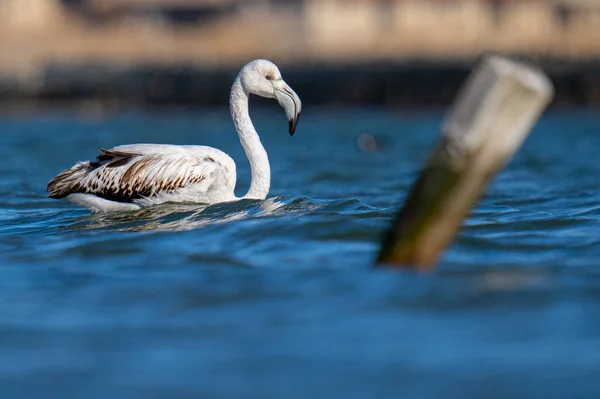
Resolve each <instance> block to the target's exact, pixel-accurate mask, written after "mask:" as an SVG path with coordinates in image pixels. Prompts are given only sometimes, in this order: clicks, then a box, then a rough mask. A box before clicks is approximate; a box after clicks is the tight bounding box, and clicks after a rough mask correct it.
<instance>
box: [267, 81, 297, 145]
mask: <svg viewBox="0 0 600 399" xmlns="http://www.w3.org/2000/svg"><path fill="white" fill-rule="evenodd" d="M273 88H274V89H275V98H276V99H277V102H278V103H279V105H281V107H282V108H283V109H284V110H285V116H287V118H288V122H289V123H290V136H293V135H294V132H295V131H296V126H297V125H298V119H300V112H301V110H302V102H301V101H300V97H298V95H297V94H296V92H294V90H292V88H291V87H290V86H288V85H287V83H285V82H284V81H283V79H279V80H274V81H273Z"/></svg>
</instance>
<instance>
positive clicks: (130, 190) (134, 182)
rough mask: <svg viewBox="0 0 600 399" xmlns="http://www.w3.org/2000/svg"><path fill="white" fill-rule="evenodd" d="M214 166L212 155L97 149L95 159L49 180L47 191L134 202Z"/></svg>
mask: <svg viewBox="0 0 600 399" xmlns="http://www.w3.org/2000/svg"><path fill="white" fill-rule="evenodd" d="M215 167H216V165H215V162H214V160H213V159H212V158H211V157H204V158H199V157H196V156H193V155H191V154H187V155H183V154H181V153H179V152H178V153H173V154H168V153H156V154H152V153H150V154H148V153H146V154H139V153H134V152H125V151H117V150H104V149H100V155H98V157H97V158H96V160H95V161H88V162H80V163H78V164H76V165H74V166H73V167H72V168H71V169H69V170H66V171H64V172H62V173H60V174H59V175H58V176H56V177H55V178H54V179H52V180H51V181H50V183H48V187H47V191H48V193H49V196H50V197H51V198H64V197H66V196H68V195H70V194H75V193H85V194H93V195H96V196H98V197H101V198H105V199H107V200H111V201H117V202H134V201H135V200H138V199H143V198H151V197H153V196H157V195H160V194H165V193H173V192H176V191H177V190H179V189H182V188H184V187H186V186H188V185H190V184H194V183H200V182H202V181H203V180H205V179H207V178H208V177H209V176H210V175H211V173H212V172H213V171H214V169H215Z"/></svg>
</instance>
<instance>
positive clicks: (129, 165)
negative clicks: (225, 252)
mask: <svg viewBox="0 0 600 399" xmlns="http://www.w3.org/2000/svg"><path fill="white" fill-rule="evenodd" d="M250 94H256V95H258V96H262V97H267V98H275V99H277V101H278V102H279V105H281V106H282V107H283V109H284V110H285V114H286V116H287V118H288V121H289V133H290V135H293V134H294V131H295V130H296V125H297V123H298V118H299V117H300V111H301V107H302V103H301V102H300V98H298V95H297V94H296V93H295V92H294V91H293V90H292V89H291V88H290V87H289V86H288V85H287V84H286V83H285V82H284V81H283V79H282V78H281V73H280V72H279V69H278V68H277V66H276V65H275V64H273V63H272V62H270V61H267V60H254V61H252V62H250V63H248V64H246V65H245V66H244V67H243V68H242V70H241V71H240V73H239V74H238V76H237V77H236V79H235V81H234V82H233V86H232V87H231V96H230V101H229V102H230V106H231V117H232V118H233V123H234V125H235V128H236V130H237V133H238V136H239V138H240V142H241V143H242V146H243V147H244V151H245V152H246V156H247V157H248V160H249V161H250V169H251V171H252V182H251V184H250V189H249V190H248V193H247V194H246V195H244V196H243V197H242V198H250V199H265V198H266V196H267V194H268V193H269V188H270V185H271V168H270V166H269V159H268V157H267V152H266V151H265V149H264V147H263V145H262V143H261V142H260V138H259V137H258V134H257V133H256V130H255V129H254V125H253V124H252V121H251V120H250V115H249V114H248V96H249V95H250ZM235 183H236V167H235V162H234V161H233V159H231V157H229V155H227V154H225V153H224V152H222V151H220V150H217V149H215V148H211V147H205V146H187V145H186V146H178V145H166V144H131V145H121V146H118V147H115V148H113V149H111V150H104V149H100V155H98V157H97V158H96V160H95V161H87V162H79V163H77V164H75V165H74V166H73V167H72V168H71V169H69V170H66V171H64V172H62V173H61V174H59V175H58V176H56V177H55V178H54V179H52V180H51V181H50V183H48V188H47V190H48V193H49V196H50V198H66V199H67V200H70V201H72V202H74V203H75V204H78V205H80V206H83V207H86V208H89V209H91V210H92V211H94V212H105V211H123V210H136V209H140V208H144V207H147V206H152V205H156V204H160V203H164V202H194V203H204V204H214V203H218V202H225V201H234V200H236V199H238V198H237V197H236V196H235V194H234V189H235Z"/></svg>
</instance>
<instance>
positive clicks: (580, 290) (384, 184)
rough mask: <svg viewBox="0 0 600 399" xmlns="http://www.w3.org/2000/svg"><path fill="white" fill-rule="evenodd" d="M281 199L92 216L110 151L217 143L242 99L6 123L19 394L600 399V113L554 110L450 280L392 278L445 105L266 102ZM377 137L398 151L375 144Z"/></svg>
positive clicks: (4, 315)
mask: <svg viewBox="0 0 600 399" xmlns="http://www.w3.org/2000/svg"><path fill="white" fill-rule="evenodd" d="M252 111H253V116H254V118H255V120H256V125H257V129H258V130H259V132H261V136H262V138H263V142H264V143H265V145H266V147H267V150H268V152H269V157H270V160H271V165H272V171H273V179H272V191H271V195H270V198H269V199H267V200H266V201H241V202H238V203H231V204H221V205H214V206H210V207H207V208H206V207H199V206H190V205H186V206H173V205H167V206H162V207H157V208H154V209H149V210H145V211H140V212H137V213H132V214H124V215H119V216H102V215H90V214H89V212H87V211H85V210H82V209H78V208H77V207H75V206H74V205H72V204H70V203H68V202H64V201H55V200H50V199H48V198H46V193H45V186H46V183H47V182H48V180H49V179H50V178H52V177H53V176H54V175H55V174H56V173H58V172H60V171H61V170H63V169H64V168H67V167H69V166H70V165H71V164H72V163H73V162H75V161H78V160H84V159H89V158H92V157H94V156H95V155H96V153H97V149H98V148H99V147H103V148H110V147H111V146H114V145H118V144H125V143H136V142H158V143H174V144H207V145H212V146H215V147H218V148H220V149H223V150H224V151H226V152H228V153H230V154H231V155H232V156H233V158H234V159H235V160H236V161H237V164H238V173H239V175H240V176H239V179H238V184H239V192H238V194H243V193H244V192H245V190H246V189H247V188H248V185H249V168H248V165H247V163H246V161H245V160H244V157H243V153H242V150H241V147H240V145H239V143H238V142H237V137H236V135H235V134H234V133H233V128H232V124H231V121H230V119H229V117H228V114H227V110H226V109H224V108H223V109H221V108H216V109H211V110H209V111H205V112H191V111H155V112H147V113H143V112H122V113H116V114H104V115H102V114H97V115H96V114H92V115H90V114H88V113H79V112H77V111H75V110H66V111H65V110H49V111H43V112H42V111H40V112H36V113H17V114H4V115H2V116H0V159H1V162H0V221H1V225H0V264H1V267H0V397H1V398H42V397H43V398H86V399H91V398H109V397H110V398H220V397H232V398H242V397H243V398H283V397H285V398H307V397H319V398H320V397H323V398H325V397H344V398H366V397H385V398H392V397H394V398H397V397H405V398H440V397H456V398H507V397H511V398H545V399H546V398H567V397H568V398H597V397H599V396H600V379H599V378H598V377H599V376H600V271H599V270H600V269H599V268H598V266H599V263H600V262H599V259H600V162H599V161H598V156H599V154H600V113H598V112H593V111H582V110H576V111H552V112H549V113H548V114H547V115H545V116H544V117H543V119H542V120H541V122H540V123H539V124H538V125H537V126H536V128H535V130H534V132H533V134H532V135H531V136H530V138H529V139H528V140H527V142H526V143H525V145H524V146H523V148H522V149H521V150H520V151H519V153H518V154H517V156H516V157H515V159H513V161H512V162H511V163H510V164H509V166H508V167H507V169H505V170H504V171H503V172H502V173H501V174H500V175H499V176H498V177H497V178H496V179H495V180H494V182H493V184H492V186H491V187H490V188H489V190H488V191H487V193H486V196H485V197H484V198H483V199H482V201H481V202H480V203H479V204H478V206H477V207H476V209H474V211H473V212H472V214H471V216H470V217H469V219H468V220H467V221H466V222H465V228H464V229H463V230H462V232H461V233H460V236H459V238H458V240H457V242H456V243H455V245H453V246H452V247H451V248H450V250H449V251H448V252H447V253H446V254H445V256H444V257H443V260H442V262H441V264H440V265H439V267H438V269H437V271H436V272H435V273H430V274H414V273H409V272H398V271H390V270H380V269H374V268H373V267H372V263H373V262H372V261H373V258H374V257H375V255H376V252H377V249H378V242H379V240H380V237H381V234H382V231H383V230H384V229H385V228H386V226H388V224H389V223H390V221H391V219H392V216H393V212H394V210H395V209H396V207H397V206H398V204H399V203H400V201H401V200H402V199H403V198H404V197H405V195H406V193H407V190H408V188H409V187H410V185H411V182H412V180H413V179H414V178H415V176H416V174H417V172H418V170H419V168H420V165H421V164H422V163H423V162H424V161H425V159H426V158H427V155H428V152H429V151H430V149H431V148H432V146H433V144H434V143H435V141H436V138H437V136H438V126H439V124H440V121H441V118H442V114H441V112H436V111H427V112H425V111H420V112H415V111H396V112H393V111H390V110H381V109H366V108H365V109H356V108H354V109H344V108H342V109H325V108H323V109H319V108H312V109H311V108H310V107H306V110H305V113H304V115H303V119H302V121H301V123H300V125H299V128H298V131H297V133H296V135H295V136H294V137H293V138H290V137H289V136H288V135H287V133H286V126H287V124H286V121H285V118H284V116H283V115H282V113H281V112H280V110H275V109H253V110H252ZM362 134H371V135H373V136H374V137H375V138H376V140H377V141H378V143H379V145H380V148H379V150H378V151H374V152H365V151H362V150H361V149H359V147H358V145H357V139H358V138H359V136H360V135H362Z"/></svg>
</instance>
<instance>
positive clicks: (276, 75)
mask: <svg viewBox="0 0 600 399" xmlns="http://www.w3.org/2000/svg"><path fill="white" fill-rule="evenodd" d="M240 78H241V83H242V87H243V88H244V90H245V91H246V92H247V93H250V94H256V95H257V96H261V97H266V98H274V99H276V100H277V102H278V103H279V105H281V107H282V108H283V109H284V110H285V115H286V116H287V118H288V122H289V127H290V130H289V131H290V136H292V135H293V134H294V132H295V131H296V126H297V124H298V119H299V118H300V112H301V110H302V102H301V101H300V98H299V97H298V95H297V94H296V92H294V90H292V88H291V87H290V86H288V84H287V83H285V81H284V80H283V79H282V77H281V72H279V68H277V66H276V65H275V64H273V63H272V62H271V61H267V60H254V61H251V62H249V63H248V64H246V65H245V66H244V67H243V68H242V71H241V73H240Z"/></svg>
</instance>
